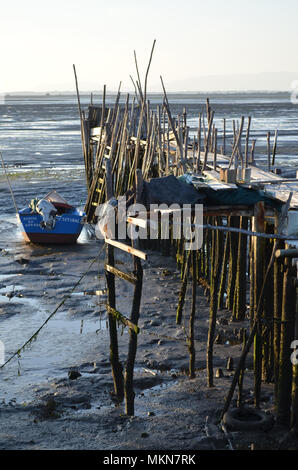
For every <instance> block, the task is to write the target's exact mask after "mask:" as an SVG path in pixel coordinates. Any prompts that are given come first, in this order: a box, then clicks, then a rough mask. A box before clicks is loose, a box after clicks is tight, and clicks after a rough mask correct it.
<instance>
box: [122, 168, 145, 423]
mask: <svg viewBox="0 0 298 470" xmlns="http://www.w3.org/2000/svg"><path fill="white" fill-rule="evenodd" d="M142 189H143V178H142V172H141V170H139V169H137V170H136V203H140V202H141V193H142ZM133 262H134V275H135V278H136V283H135V288H134V295H133V303H132V310H131V318H130V319H131V322H132V323H133V324H134V325H138V321H139V316H140V305H141V296H142V285H143V268H142V263H141V260H140V259H139V258H138V257H137V256H134V257H133ZM137 341H138V335H137V333H136V331H135V330H133V329H131V328H130V329H129V345H128V355H127V362H126V368H125V375H124V394H125V413H126V414H127V415H129V416H133V415H134V398H135V393H134V389H133V373H134V364H135V358H136V352H137Z"/></svg>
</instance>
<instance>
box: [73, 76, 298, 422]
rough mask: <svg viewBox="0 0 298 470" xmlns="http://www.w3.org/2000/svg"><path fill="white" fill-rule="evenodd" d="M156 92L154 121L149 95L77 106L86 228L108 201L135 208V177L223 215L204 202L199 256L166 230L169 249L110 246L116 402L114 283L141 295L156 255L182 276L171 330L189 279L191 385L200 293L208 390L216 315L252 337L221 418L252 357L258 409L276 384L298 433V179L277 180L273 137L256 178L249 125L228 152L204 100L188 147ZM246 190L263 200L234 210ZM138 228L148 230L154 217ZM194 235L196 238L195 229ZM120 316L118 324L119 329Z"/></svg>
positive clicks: (163, 245)
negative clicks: (180, 191)
mask: <svg viewBox="0 0 298 470" xmlns="http://www.w3.org/2000/svg"><path fill="white" fill-rule="evenodd" d="M161 82H162V87H163V90H164V100H163V103H162V104H161V105H160V106H157V109H156V110H153V109H152V107H151V105H150V102H149V101H147V100H145V99H144V95H145V96H146V93H144V90H143V89H142V87H141V84H140V82H139V81H137V86H136V96H135V97H134V98H133V99H132V100H131V99H130V97H129V96H127V97H126V104H125V105H124V106H120V105H119V99H120V91H119V92H118V95H117V96H116V99H115V104H114V106H112V107H110V108H107V106H106V103H105V89H104V93H103V101H102V103H101V104H99V105H98V106H95V105H94V104H92V105H90V106H89V108H88V111H87V112H86V113H84V112H83V111H82V110H81V108H80V106H79V109H80V117H81V129H82V145H83V154H84V161H85V167H86V184H87V188H88V199H87V202H86V207H85V209H86V212H87V214H88V220H89V222H90V223H96V221H97V215H96V214H97V213H96V208H97V206H98V205H99V204H101V203H103V202H104V201H106V200H107V199H109V197H110V196H109V194H110V195H111V194H113V195H114V196H115V197H118V196H122V195H126V196H127V198H128V200H130V201H131V203H133V202H135V201H136V199H137V200H141V199H138V198H139V196H140V193H138V184H139V183H138V179H140V177H141V178H142V180H144V181H150V180H152V179H155V178H166V177H167V176H169V175H174V176H175V177H177V178H179V177H180V178H181V177H182V179H183V177H186V178H187V177H188V178H190V180H191V182H192V184H193V186H194V187H195V188H196V189H197V190H198V192H200V191H202V192H204V191H205V190H207V189H208V190H209V191H210V190H212V195H213V196H214V198H215V199H216V198H218V203H215V202H214V201H213V203H212V204H210V201H209V202H208V198H207V203H205V204H204V208H203V210H204V212H203V232H204V236H203V244H202V246H201V247H200V249H198V250H194V251H188V250H186V249H185V243H186V240H185V239H183V238H181V239H180V240H176V239H174V238H173V234H172V229H171V228H170V237H169V239H167V240H165V239H162V237H161V234H162V231H163V227H162V225H161V222H159V224H160V225H159V234H160V236H159V238H158V240H150V239H148V240H142V241H141V246H140V247H133V246H130V244H127V243H124V242H123V241H120V240H108V239H106V243H107V262H106V267H105V269H106V275H107V281H108V285H109V296H108V298H109V300H108V305H107V313H108V315H109V319H110V329H111V330H110V333H111V348H112V349H113V351H114V352H113V354H112V356H111V364H112V369H113V376H114V384H115V393H116V394H117V396H118V398H119V399H120V400H121V399H122V398H123V394H124V392H123V390H124V389H123V383H122V380H123V379H122V368H121V365H119V363H118V362H117V361H118V359H117V358H118V353H117V344H118V343H117V328H116V327H115V322H114V320H113V318H115V315H117V313H116V312H117V311H116V309H115V298H116V294H117V293H116V292H115V288H114V284H113V283H114V281H113V278H114V277H115V276H118V275H120V277H122V278H123V279H125V280H126V281H128V282H132V283H133V284H134V285H135V286H136V285H137V284H138V283H139V284H138V285H139V286H140V288H141V285H142V281H141V277H142V276H141V273H142V269H141V259H142V258H143V259H145V258H146V257H147V256H148V254H147V253H146V252H147V250H152V249H153V250H158V251H160V252H161V254H162V255H167V256H174V257H175V259H176V260H177V265H178V267H179V269H180V270H181V288H180V293H179V298H178V309H177V312H176V319H173V320H174V321H176V322H177V323H178V324H179V323H180V322H181V318H182V313H183V311H184V304H185V296H186V292H187V284H188V283H189V281H190V279H191V282H192V304H191V311H190V312H189V332H188V338H189V340H188V351H189V376H190V377H193V376H194V375H195V342H194V333H195V330H194V329H195V315H196V292H197V287H198V286H201V287H202V288H203V289H204V290H205V294H206V296H207V298H208V299H209V302H210V319H209V332H208V337H207V338H206V372H207V383H208V386H209V387H212V386H213V384H214V382H213V377H214V370H213V345H214V341H215V329H216V319H217V312H218V309H222V308H226V309H227V310H228V311H230V313H231V321H233V322H237V321H243V320H245V319H248V320H249V325H250V326H249V327H248V329H247V331H244V332H243V351H242V355H241V357H240V360H239V362H238V364H237V366H236V369H235V374H234V378H233V381H232V384H231V387H230V390H229V392H228V394H227V397H226V401H225V403H223V415H224V413H226V412H227V411H228V409H229V407H230V404H231V402H232V400H233V396H234V392H235V389H236V388H237V387H238V389H239V393H238V400H237V406H238V407H241V406H242V387H243V377H244V375H245V359H246V356H247V354H248V352H249V350H250V348H251V347H252V346H253V355H254V365H253V368H254V380H255V385H254V404H255V407H256V408H259V407H260V394H261V388H262V383H263V382H273V383H274V401H275V412H276V419H277V421H278V422H279V423H280V424H283V425H286V426H288V427H289V428H290V427H291V428H293V429H295V430H298V379H297V377H298V372H297V367H298V366H297V365H295V364H292V362H291V354H292V352H293V348H292V347H291V346H292V342H293V341H294V340H295V339H298V334H297V332H298V319H297V285H298V282H297V260H298V179H296V178H285V177H284V176H283V175H282V174H277V173H278V170H277V169H276V166H275V162H276V153H277V135H278V133H277V132H276V133H275V140H274V144H273V148H272V152H271V148H270V138H269V136H268V139H267V144H268V148H267V169H266V170H265V169H262V168H260V167H259V166H258V158H257V156H256V141H255V140H251V139H250V129H251V117H248V118H247V120H245V118H244V117H241V120H240V121H239V122H238V123H236V122H234V123H233V129H234V132H233V137H232V140H231V141H228V138H227V136H226V126H227V122H226V121H227V119H224V120H223V127H222V129H220V130H218V129H216V128H215V127H214V124H213V123H214V112H213V111H212V109H211V105H210V103H209V100H208V99H207V102H206V110H205V111H204V110H203V109H202V112H201V113H200V114H199V116H198V129H197V131H196V133H195V134H194V135H193V136H192V137H190V136H189V127H188V125H187V113H186V110H185V109H184V110H182V111H181V115H177V116H173V115H172V113H171V109H170V104H169V100H168V96H167V93H166V90H165V87H164V84H163V81H162V79H161ZM245 122H246V132H245ZM244 133H245V135H242V134H244ZM228 144H229V145H230V147H231V153H230V155H228V154H227V153H228V151H227V149H228V146H229V145H228ZM106 162H109V163H108V164H109V168H110V171H109V173H108V175H109V176H108V178H107V175H106V172H105V168H106ZM180 181H181V179H180ZM108 188H110V189H108ZM243 190H247V191H252V192H253V194H254V196H256V195H258V194H259V195H260V197H259V199H258V198H257V199H255V200H254V201H253V202H252V201H251V200H246V199H245V197H244V199H243V198H242V200H241V202H239V201H238V199H237V197H238V194H240V191H243ZM229 191H230V192H231V195H235V201H234V202H233V197H234V196H232V197H230V199H229V202H228V203H227V202H225V200H223V201H222V197H223V195H225V198H228V192H229ZM243 194H244V191H243ZM129 198H130V199H129ZM161 202H162V201H161ZM145 219H146V220H148V219H149V221H150V210H149V209H148V212H147V213H146V217H145ZM145 219H144V222H142V217H141V216H138V215H136V217H134V218H131V219H130V220H128V221H127V222H128V223H138V225H142V224H143V225H144V224H145V223H146V222H145ZM136 221H138V222H136ZM172 221H173V214H172V215H170V227H172V228H173V225H171V222H172ZM193 224H194V226H195V224H196V221H195V220H193ZM114 248H120V249H122V250H124V251H126V252H128V253H131V254H132V255H133V259H134V273H133V274H131V273H122V274H121V272H120V271H119V270H118V269H117V268H116V267H115V266H114V264H113V256H112V252H113V249H114ZM139 300H140V298H138V299H135V297H134V307H133V310H132V315H131V318H130V319H122V320H123V322H124V324H125V325H126V326H128V328H129V331H130V345H129V353H128V361H127V367H128V369H127V370H126V379H125V380H126V385H125V387H126V389H125V390H126V391H125V394H126V412H127V414H133V411H134V406H133V396H134V394H133V391H132V377H133V364H134V357H135V352H136V344H137V343H136V339H137V332H138V326H137V325H138V318H139ZM118 313H119V312H118ZM119 315H120V314H119ZM119 315H118V318H120V317H121V315H120V316H119ZM120 320H121V318H120ZM123 322H122V323H123ZM115 361H116V362H115Z"/></svg>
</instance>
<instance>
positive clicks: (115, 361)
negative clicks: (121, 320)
mask: <svg viewBox="0 0 298 470" xmlns="http://www.w3.org/2000/svg"><path fill="white" fill-rule="evenodd" d="M106 195H107V200H109V199H110V198H111V197H112V196H113V180H112V167H111V162H110V160H107V161H106ZM105 264H106V265H109V266H114V248H113V247H112V246H111V245H109V244H107V246H106V262H105ZM105 275H106V280H107V294H108V306H109V307H111V308H113V309H115V308H116V296H115V275H114V274H112V273H111V272H109V271H107V270H105ZM108 315H109V316H108V319H109V333H110V362H111V367H112V376H113V382H114V392H115V395H116V396H117V398H118V399H119V400H120V401H122V400H123V396H124V388H123V373H122V365H121V363H120V360H119V353H118V333H117V323H116V319H115V317H114V316H113V315H112V314H111V313H110V311H108Z"/></svg>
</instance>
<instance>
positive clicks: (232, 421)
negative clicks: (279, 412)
mask: <svg viewBox="0 0 298 470" xmlns="http://www.w3.org/2000/svg"><path fill="white" fill-rule="evenodd" d="M241 413H242V414H244V413H245V414H250V416H255V417H256V419H255V420H253V419H249V420H245V419H243V417H242V419H239V416H240V415H241ZM223 423H224V424H225V425H226V427H227V429H229V430H231V431H267V430H268V429H270V428H272V426H273V424H274V418H273V415H271V414H270V413H265V411H262V410H258V409H256V408H250V407H241V408H231V409H230V410H228V411H227V412H226V413H225V414H224V416H223Z"/></svg>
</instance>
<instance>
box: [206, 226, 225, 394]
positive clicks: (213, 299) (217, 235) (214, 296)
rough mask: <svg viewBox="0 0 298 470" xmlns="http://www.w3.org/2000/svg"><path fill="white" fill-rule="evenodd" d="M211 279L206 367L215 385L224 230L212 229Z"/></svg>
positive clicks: (211, 383)
mask: <svg viewBox="0 0 298 470" xmlns="http://www.w3.org/2000/svg"><path fill="white" fill-rule="evenodd" d="M211 253H212V254H211V262H212V265H211V279H210V307H209V330H208V339H207V354H206V369H207V385H208V387H213V386H214V383H213V343H214V334H215V327H216V315H217V307H218V286H219V279H220V273H221V263H222V254H223V237H222V232H220V231H215V230H213V231H212V250H211Z"/></svg>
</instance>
